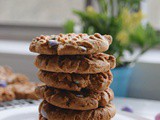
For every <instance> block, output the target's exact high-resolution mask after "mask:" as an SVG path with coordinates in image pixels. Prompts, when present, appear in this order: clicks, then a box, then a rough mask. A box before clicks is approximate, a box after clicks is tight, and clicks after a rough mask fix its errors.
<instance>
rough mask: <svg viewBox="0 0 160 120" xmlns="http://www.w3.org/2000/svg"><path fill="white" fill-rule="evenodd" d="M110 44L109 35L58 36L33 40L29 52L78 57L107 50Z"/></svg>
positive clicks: (73, 34) (71, 34)
mask: <svg viewBox="0 0 160 120" xmlns="http://www.w3.org/2000/svg"><path fill="white" fill-rule="evenodd" d="M111 43H112V37H111V36H110V35H101V34H99V33H95V34H94V35H87V34H82V33H80V34H75V33H69V34H59V35H51V36H44V35H41V36H40V37H36V38H35V39H33V41H32V43H31V44H30V48H29V49H30V51H31V52H36V53H40V54H46V55H55V54H57V55H80V54H83V55H84V54H94V53H99V52H104V51H106V50H108V48H109V45H110V44H111Z"/></svg>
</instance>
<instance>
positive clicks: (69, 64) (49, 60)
mask: <svg viewBox="0 0 160 120" xmlns="http://www.w3.org/2000/svg"><path fill="white" fill-rule="evenodd" d="M35 66H36V67H37V68H39V69H41V70H45V71H50V72H63V73H79V74H94V73H100V72H107V71H108V70H110V69H112V68H114V67H115V66H116V59H115V57H114V56H112V55H108V54H104V53H97V54H92V55H86V56H82V55H81V56H77V55H75V56H58V55H54V56H47V55H39V56H37V57H36V59H35Z"/></svg>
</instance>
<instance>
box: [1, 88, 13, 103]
mask: <svg viewBox="0 0 160 120" xmlns="http://www.w3.org/2000/svg"><path fill="white" fill-rule="evenodd" d="M13 99H15V94H14V92H13V91H11V90H10V89H9V88H8V87H0V102H5V101H11V100H13Z"/></svg>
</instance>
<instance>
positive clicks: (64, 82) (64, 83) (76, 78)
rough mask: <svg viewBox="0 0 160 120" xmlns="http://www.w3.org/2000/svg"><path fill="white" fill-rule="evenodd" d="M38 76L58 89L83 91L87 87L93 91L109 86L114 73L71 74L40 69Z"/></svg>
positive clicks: (48, 84)
mask: <svg viewBox="0 0 160 120" xmlns="http://www.w3.org/2000/svg"><path fill="white" fill-rule="evenodd" d="M38 78H39V79H40V80H41V81H42V82H44V83H45V84H46V85H47V86H50V87H54V88H58V89H64V90H70V91H81V89H84V88H86V89H90V90H93V91H102V90H106V89H107V88H108V87H109V85H110V84H111V82H112V79H113V75H112V73H111V71H107V72H104V73H97V74H75V73H72V74H69V73H53V72H47V71H42V70H40V71H39V72H38Z"/></svg>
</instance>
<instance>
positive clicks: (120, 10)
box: [64, 0, 160, 66]
mask: <svg viewBox="0 0 160 120" xmlns="http://www.w3.org/2000/svg"><path fill="white" fill-rule="evenodd" d="M140 1H141V0H117V5H118V6H115V3H113V0H108V2H107V1H106V0H98V5H99V9H100V10H99V12H97V11H95V10H94V8H93V7H91V6H88V7H87V9H86V10H85V11H79V10H74V11H73V12H74V14H76V15H77V16H78V17H79V18H80V23H81V25H82V32H84V33H88V34H93V33H96V32H98V33H101V34H110V35H112V36H113V43H112V45H111V46H110V49H109V50H108V51H106V52H107V53H109V54H114V55H115V56H116V57H117V65H118V66H122V65H126V64H127V63H130V62H135V61H136V60H137V59H138V57H139V56H140V55H141V54H143V53H145V52H146V51H147V50H149V49H150V48H152V47H154V46H155V45H157V44H158V43H159V42H160V41H159V37H158V36H157V34H156V32H155V30H154V29H153V28H152V27H151V26H150V25H149V24H147V25H142V19H143V14H142V12H141V10H139V4H140ZM72 23H74V21H72ZM70 27H71V26H70ZM73 27H74V26H73V24H72V30H73ZM64 28H65V29H67V30H69V29H68V28H67V27H66V26H65V27H64ZM67 32H73V31H67ZM135 47H139V48H140V49H141V50H140V53H139V54H138V55H137V57H136V58H135V59H133V60H132V61H130V62H127V61H126V60H124V59H123V60H122V58H124V51H128V52H129V53H131V54H132V53H133V52H134V50H135Z"/></svg>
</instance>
